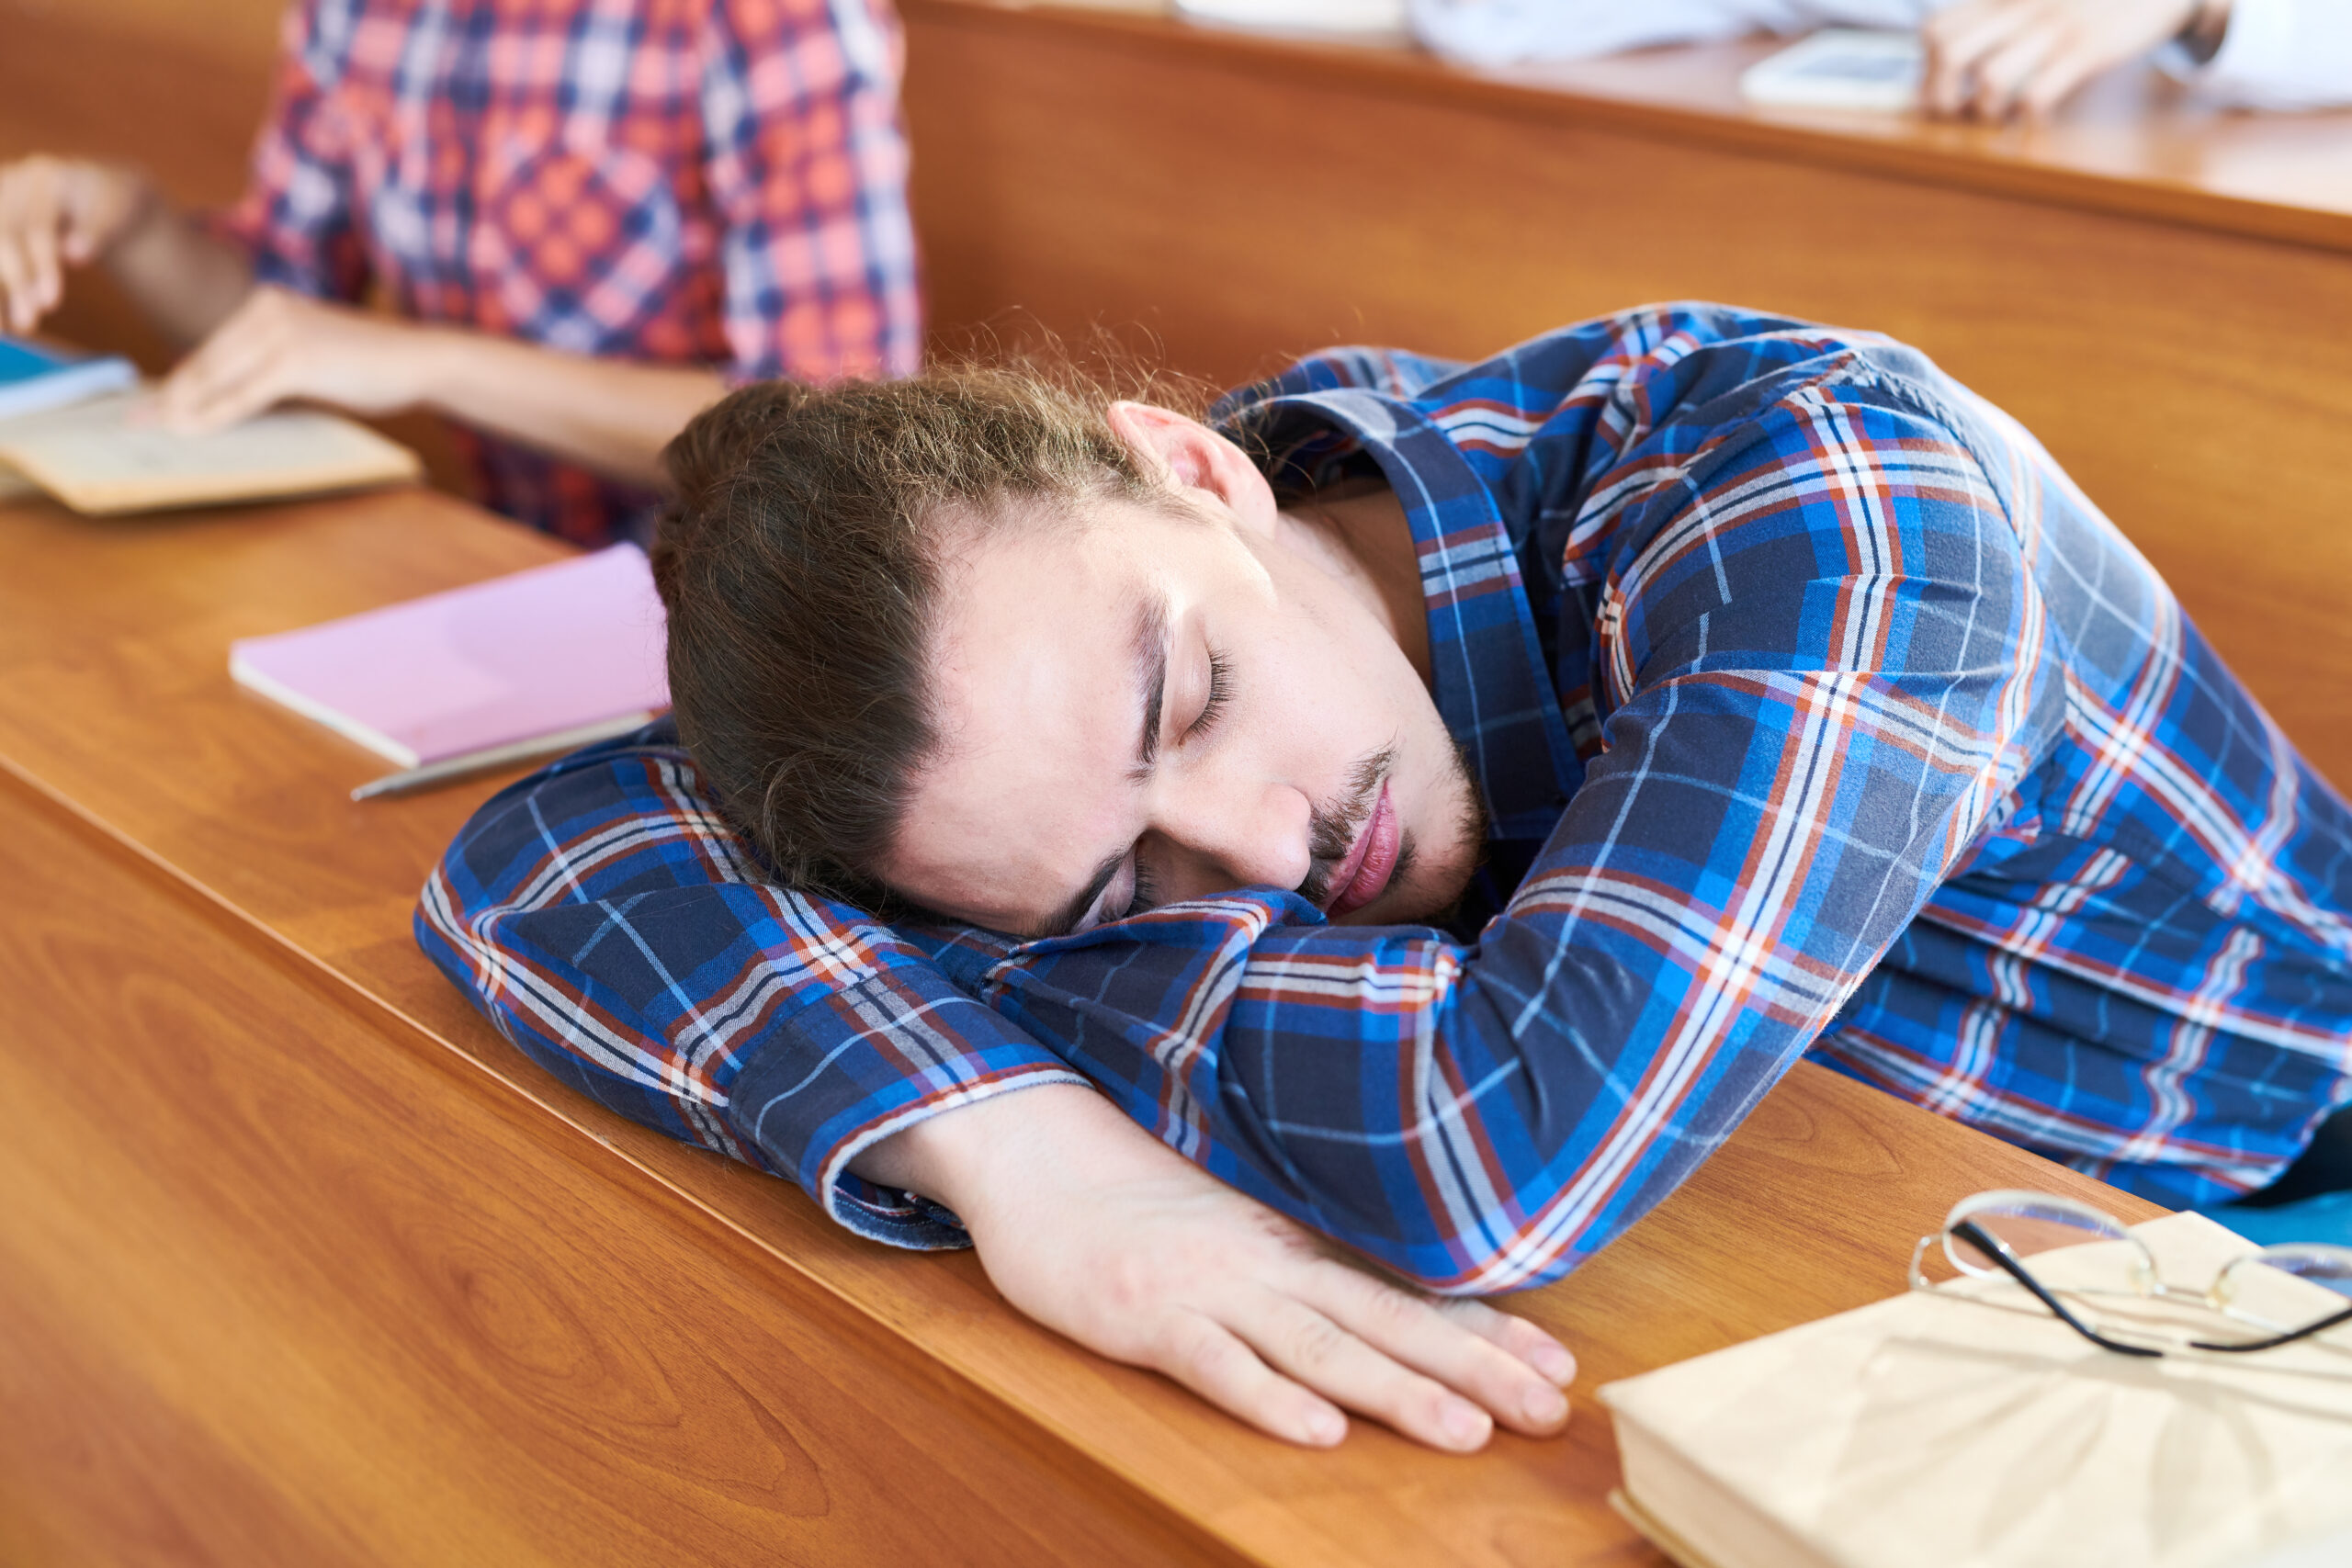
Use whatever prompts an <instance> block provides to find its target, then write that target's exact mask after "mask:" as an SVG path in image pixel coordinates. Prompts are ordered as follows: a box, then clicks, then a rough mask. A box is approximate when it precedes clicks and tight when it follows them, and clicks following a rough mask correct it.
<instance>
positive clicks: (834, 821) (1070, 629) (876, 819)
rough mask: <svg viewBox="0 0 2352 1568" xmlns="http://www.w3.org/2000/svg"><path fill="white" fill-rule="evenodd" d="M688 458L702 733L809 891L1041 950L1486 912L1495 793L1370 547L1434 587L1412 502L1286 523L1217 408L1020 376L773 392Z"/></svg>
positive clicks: (714, 428) (685, 707)
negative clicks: (1154, 912) (1490, 799)
mask: <svg viewBox="0 0 2352 1568" xmlns="http://www.w3.org/2000/svg"><path fill="white" fill-rule="evenodd" d="M668 459H669V463H670V466H671V469H672V472H673V476H674V477H675V479H676V480H677V484H678V490H679V497H678V501H677V502H676V503H675V505H674V506H673V509H672V513H671V515H670V516H669V517H668V518H667V519H665V521H664V524H663V528H662V539H661V541H660V543H659V545H658V546H657V547H656V549H655V552H654V565H655V571H656V576H657V579H658V580H659V581H660V583H661V587H662V597H663V599H664V601H665V603H666V604H667V605H668V608H669V614H670V639H671V640H670V677H671V689H672V694H673V700H674V701H675V703H676V705H677V713H678V719H679V726H680V729H681V731H682V733H683V734H684V738H685V739H686V742H687V744H688V745H689V746H690V747H691V748H692V749H693V750H694V752H695V757H696V760H697V761H699V762H700V763H701V765H702V766H703V768H704V770H705V771H706V773H707V774H708V776H709V778H710V780H711V782H712V784H713V785H714V786H715V787H716V789H717V790H718V794H719V796H720V798H721V800H722V801H723V802H724V803H725V805H726V806H727V807H728V809H729V812H730V814H732V815H733V816H734V817H735V818H737V819H738V820H739V821H741V823H742V824H743V825H744V826H745V827H746V828H747V829H749V830H750V832H751V834H752V837H753V839H754V840H755V841H756V842H757V843H758V844H759V845H760V847H761V849H762V851H763V852H764V853H765V854H766V855H767V856H768V857H769V859H770V861H771V863H773V864H774V865H775V868H776V870H777V871H778V873H779V874H782V875H783V876H784V877H785V878H786V879H787V880H789V881H792V882H795V883H797V884H799V885H802V886H810V887H814V888H819V889H822V890H826V891H830V892H833V893H836V894H839V895H842V896H844V897H850V898H852V899H854V900H858V901H861V902H865V903H868V904H873V903H876V902H878V901H884V900H887V899H888V898H892V897H895V898H897V899H900V900H904V901H907V902H910V903H913V904H916V905H919V906H921V907H922V908H929V909H933V910H936V911H938V912H940V913H942V914H946V915H950V916H954V917H956V918H957V919H964V920H967V921H970V922H972V923H974V924H978V925H982V926H987V927H989V928H991V929H994V930H997V931H1008V932H1012V933H1014V934H1019V935H1031V936H1034V935H1043V934H1049V933H1055V932H1059V931H1069V930H1079V929H1084V928H1086V927H1088V926H1091V925H1094V924H1097V923H1100V922H1101V921H1103V920H1105V919H1116V918H1118V917H1119V916H1121V915H1123V914H1126V913H1130V912H1133V911H1135V910H1136V909H1139V908H1145V907H1148V906H1150V905H1154V904H1159V903H1167V902H1170V901H1173V900H1176V899H1180V898H1188V897H1201V896H1205V895H1208V894H1213V893H1220V892H1227V891H1230V890H1231V889H1233V888H1236V887H1239V886H1251V885H1272V886H1279V887H1295V888H1297V889H1299V890H1300V891H1301V892H1303V893H1304V894H1305V895H1306V897H1309V898H1311V899H1313V900H1314V901H1315V902H1317V904H1319V905H1321V906H1323V907H1324V908H1325V909H1326V910H1327V911H1328V912H1329V913H1330V914H1332V916H1333V917H1334V918H1335V919H1360V920H1367V921H1382V920H1400V919H1416V918H1419V917H1423V916H1427V915H1430V914H1432V913H1434V912H1436V911H1437V910H1439V909H1442V908H1444V907H1445V906H1446V905H1448V904H1450V903H1452V902H1453V899H1454V898H1455V897H1457V896H1458V895H1459V893H1460V891H1461V888H1462V886H1463V885H1464V881H1465V880H1466V879H1467V877H1468V875H1469V873H1470V870H1471V868H1472V866H1473V865H1474V864H1475V862H1476V855H1477V851H1478V840H1479V830H1478V816H1477V809H1478V808H1477V803H1476V791H1475V790H1474V789H1473V788H1472V786H1471V785H1470V783H1469V780H1468V778H1467V776H1466V774H1465V773H1464V770H1463V767H1462V763H1461V761H1460V759H1459V756H1458V753H1457V752H1456V750H1455V749H1454V747H1453V741H1452V739H1451V738H1450V737H1449V735H1448V733H1447V731H1446V728H1445V726H1444V723H1443V721H1442V719H1441V718H1440V717H1439V716H1438V713H1437V709H1436V706H1435V705H1434V704H1433V703H1432V702H1431V700H1430V695H1429V692H1428V688H1427V686H1426V684H1425V683H1424V682H1423V680H1422V678H1421V676H1420V674H1419V672H1418V671H1416V669H1415V667H1414V662H1413V659H1412V656H1411V655H1410V654H1408V651H1407V648H1406V646H1405V644H1407V643H1410V644H1412V645H1414V646H1416V647H1418V646H1419V641H1420V636H1421V634H1420V628H1419V621H1418V615H1419V611H1418V608H1417V607H1411V606H1408V607H1407V608H1406V610H1405V611H1404V612H1402V613H1399V612H1397V611H1396V610H1393V609H1392V608H1391V605H1392V604H1394V603H1395V602H1396V601H1397V598H1398V597H1399V595H1398V594H1397V593H1396V592H1391V593H1390V594H1389V595H1387V601H1386V602H1384V596H1383V593H1382V592H1381V574H1380V572H1379V570H1377V566H1376V563H1374V564H1368V563H1367V561H1366V559H1365V556H1366V551H1365V549H1364V548H1363V545H1364V541H1365V540H1366V539H1367V538H1368V537H1372V536H1382V537H1384V538H1385V545H1387V546H1393V550H1391V551H1390V553H1391V555H1392V556H1395V555H1396V552H1401V556H1400V557H1397V558H1401V559H1402V561H1403V562H1404V563H1405V567H1404V570H1405V573H1406V575H1407V579H1408V581H1407V582H1406V583H1405V585H1404V588H1403V596H1405V597H1412V598H1417V592H1415V591H1413V590H1412V589H1411V587H1410V583H1409V573H1410V560H1411V553H1410V544H1409V539H1408V538H1407V537H1406V536H1404V531H1403V530H1404V524H1403V520H1402V515H1401V513H1398V512H1397V509H1396V505H1395V502H1393V500H1389V499H1387V498H1386V497H1385V492H1384V493H1383V494H1382V495H1381V496H1380V497H1377V498H1374V499H1373V500H1372V501H1371V502H1369V503H1364V502H1358V503H1354V504H1351V505H1347V506H1340V507H1333V508H1329V509H1328V511H1327V512H1324V513H1316V512H1313V511H1311V510H1309V511H1306V512H1300V513H1286V512H1284V511H1283V509H1282V508H1280V507H1279V506H1278V505H1277V503H1276V501H1275V497H1274V495H1273V493H1272V490H1271V489H1270V488H1269V486H1268V485H1267V482H1266V480H1265V479H1264V478H1263V477H1262V476H1261V474H1260V473H1259V472H1258V470H1257V469H1256V468H1254V467H1253V466H1252V465H1251V464H1250V461H1249V460H1248V458H1247V457H1245V456H1244V455H1243V454H1242V452H1241V451H1240V449H1239V448H1238V447H1236V446H1234V445H1233V444H1232V443H1231V442H1230V441H1228V440H1227V439H1226V438H1225V437H1223V436H1222V435H1219V434H1216V433H1215V432H1213V431H1211V430H1209V429H1208V428H1207V427H1205V426H1204V425H1202V424H1201V423H1199V422H1197V421H1196V420H1193V419H1192V418H1189V417H1187V416H1186V415H1184V414H1182V413H1179V412H1173V411H1170V410H1167V409H1162V408H1158V407H1154V406H1152V405H1148V404H1143V403H1133V402H1115V401H1112V400H1110V399H1108V398H1107V397H1104V396H1102V395H1096V394H1090V393H1089V392H1087V391H1086V390H1083V389H1073V388H1072V387H1071V386H1069V385H1068V384H1065V383H1061V382H1057V381H1054V380H1049V379H1044V378H1035V377H1032V376H1029V375H1027V374H1024V373H1021V372H1014V371H1002V370H974V369H961V370H951V371H944V372H933V373H932V374H930V375H927V376H924V377H921V378H914V379H910V380H904V381H895V382H884V383H850V384H846V385H843V386H840V387H836V388H832V389H822V390H819V389H807V388H800V387H793V386H788V385H784V384H769V385H763V386H758V387H752V388H747V389H743V390H741V391H739V392H737V393H735V394H734V395H733V396H731V397H729V399H727V400H725V401H723V402H721V403H720V404H718V406H717V407H715V408H713V409H712V410H710V411H709V412H707V413H705V414H703V415H702V416H701V417H700V418H698V419H697V420H695V423H693V424H692V425H690V426H689V427H688V428H687V429H686V431H685V432H684V434H681V435H680V436H679V437H678V439H677V440H676V441H675V442H674V443H673V445H672V447H671V449H670V452H669V454H668ZM1384 507H1385V520H1384V515H1383V513H1382V510H1381V509H1382V508H1384ZM1383 530H1385V531H1386V535H1393V537H1386V536H1385V535H1383ZM1390 584H1391V586H1392V587H1394V586H1395V574H1394V573H1393V572H1392V573H1391V574H1390ZM1408 616H1409V617H1410V619H1409V624H1408ZM1400 633H1403V634H1405V635H1404V636H1403V637H1402V641H1400V635H1399V634H1400Z"/></svg>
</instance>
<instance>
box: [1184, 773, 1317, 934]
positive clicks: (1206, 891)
mask: <svg viewBox="0 0 2352 1568" xmlns="http://www.w3.org/2000/svg"><path fill="white" fill-rule="evenodd" d="M1156 815H1157V818H1158V819H1157V820H1156V821H1155V822H1154V824H1153V827H1154V830H1155V832H1156V834H1157V836H1158V837H1159V840H1161V844H1160V851H1161V852H1160V853H1159V854H1158V855H1156V856H1154V857H1153V859H1154V861H1155V862H1156V863H1155V865H1154V867H1153V870H1154V875H1155V880H1156V881H1159V883H1160V884H1161V885H1162V891H1161V893H1160V898H1161V900H1162V901H1164V902H1170V903H1172V902H1174V901H1175V900H1177V899H1181V898H1205V897H1210V896H1212V895H1214V894H1218V893H1230V892H1232V891H1233V890H1234V889H1235V888H1237V887H1257V886H1267V887H1295V886H1298V885H1299V884H1300V883H1302V882H1304V881H1306V874H1307V872H1308V871H1309V870H1310V869H1312V868H1313V865H1314V850H1313V847H1312V846H1313V829H1314V824H1313V821H1312V817H1313V807H1312V804H1311V803H1310V802H1309V801H1308V800H1307V798H1306V795H1305V794H1303V793H1302V792H1300V791H1299V790H1297V789H1295V788H1294V787H1292V786H1290V785H1288V784H1273V783H1266V782H1261V783H1258V784H1248V785H1237V784H1235V782H1234V781H1233V780H1232V779H1231V778H1229V777H1227V778H1217V777H1214V776H1206V775H1204V776H1201V777H1198V778H1194V779H1192V780H1188V781H1186V782H1184V783H1182V784H1179V785H1178V786H1177V787H1175V788H1173V789H1171V790H1170V792H1169V794H1168V795H1167V798H1166V800H1165V801H1164V803H1163V805H1162V808H1161V810H1160V811H1159V813H1157V814H1156Z"/></svg>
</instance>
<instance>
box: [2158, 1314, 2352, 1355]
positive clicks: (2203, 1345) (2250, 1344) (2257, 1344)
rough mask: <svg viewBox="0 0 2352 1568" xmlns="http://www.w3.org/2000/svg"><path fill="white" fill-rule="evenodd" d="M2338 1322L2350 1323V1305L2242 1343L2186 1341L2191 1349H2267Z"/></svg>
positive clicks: (2230, 1350) (2205, 1340)
mask: <svg viewBox="0 0 2352 1568" xmlns="http://www.w3.org/2000/svg"><path fill="white" fill-rule="evenodd" d="M2339 1323H2352V1306H2348V1307H2346V1308H2345V1309H2344V1310H2343V1311H2342V1312H2339V1313H2336V1314H2334V1315H2333V1316H2330V1317H2323V1318H2321V1319H2320V1320H2319V1321H2318V1322H2317V1323H2307V1324H2305V1325H2303V1326H2302V1327H2301V1328H2297V1329H2292V1330H2290V1331H2289V1332H2288V1333H2285V1334H2274V1335H2272V1336H2271V1337H2269V1338H2267V1339H2254V1340H2249V1341H2247V1342H2246V1343H2245V1344H2243V1345H2224V1344H2222V1343H2221V1342H2220V1341H2218V1340H2208V1339H2192V1340H2190V1341H2189V1342H2188V1343H2189V1346H2190V1348H2193V1349H2198V1350H2222V1351H2227V1352H2229V1353H2232V1354H2235V1353H2237V1352H2240V1351H2245V1350H2268V1349H2271V1348H2275V1347H2277V1346H2280V1345H2291V1344H2293V1343H2294V1342H2295V1341H2296V1340H2298V1339H2301V1338H2304V1337H2308V1336H2310V1335H2313V1334H2317V1333H2320V1332H2321V1331H2322V1330H2324V1329H2329V1328H2333V1327H2335V1325H2337V1324H2339Z"/></svg>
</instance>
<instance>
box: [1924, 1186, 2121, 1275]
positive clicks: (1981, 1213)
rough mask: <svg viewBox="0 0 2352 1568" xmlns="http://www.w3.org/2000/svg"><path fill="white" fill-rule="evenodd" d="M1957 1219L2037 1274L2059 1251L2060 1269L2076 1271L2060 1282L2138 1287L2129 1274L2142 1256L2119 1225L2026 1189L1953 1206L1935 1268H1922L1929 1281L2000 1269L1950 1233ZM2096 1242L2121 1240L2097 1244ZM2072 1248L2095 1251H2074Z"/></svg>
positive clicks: (2093, 1211)
mask: <svg viewBox="0 0 2352 1568" xmlns="http://www.w3.org/2000/svg"><path fill="white" fill-rule="evenodd" d="M1962 1222H1966V1223H1967V1224H1969V1225H1970V1226H1972V1227H1973V1229H1975V1230H1977V1231H1981V1232H1982V1233H1984V1234H1985V1235H1986V1236H1989V1237H1990V1238H1992V1239H1993V1240H1995V1241H1996V1242H1998V1243H2000V1244H2001V1245H2002V1246H2003V1247H2007V1248H2008V1249H2009V1251H2010V1253H2011V1254H2013V1255H2014V1256H2015V1257H2016V1258H2018V1260H2019V1261H2020V1262H2024V1263H2027V1264H2029V1265H2030V1266H2031V1267H2032V1268H2033V1269H2034V1270H2035V1273H2036V1275H2037V1277H2039V1276H2041V1275H2042V1274H2043V1273H2044V1272H2045V1271H2046V1270H2047V1269H2048V1268H2049V1267H2050V1266H2051V1265H2052V1264H2053V1263H2054V1262H2055V1261H2056V1259H2055V1258H2053V1256H2052V1255H2054V1254H2058V1253H2062V1252H2064V1253H2070V1254H2071V1256H2070V1257H2069V1258H2067V1259H2066V1260H2065V1268H2064V1269H2063V1270H2062V1272H2064V1273H2066V1274H2071V1275H2079V1276H2082V1277H2081V1278H2079V1279H2073V1280H2066V1281H2064V1282H2066V1283H2074V1284H2079V1285H2083V1286H2088V1287H2092V1288H2098V1287H2105V1288H2109V1289H2121V1290H2126V1291H2132V1290H2137V1289H2139V1288H2140V1287H2139V1285H2138V1283H2137V1281H2136V1280H2135V1279H2134V1277H2133V1276H2134V1274H2135V1272H2136V1269H2137V1265H2138V1262H2139V1259H2140V1258H2141V1257H2143V1256H2144V1255H2143V1253H2142V1252H2141V1249H2140V1247H2138V1245H2137V1243H2135V1242H2133V1241H2132V1239H2131V1236H2130V1235H2128V1234H2127V1233H2126V1232H2125V1231H2124V1229H2123V1227H2122V1226H2121V1225H2120V1224H2117V1223H2116V1222H2115V1221H2114V1220H2112V1219H2110V1218H2109V1217H2108V1216H2107V1215H2105V1214H2102V1213H2099V1212H2098V1210H2096V1209H2093V1208H2090V1207H2089V1206H2087V1205H2085V1204H2076V1203H2072V1202H2069V1201H2065V1200H2063V1199H2057V1198H2051V1197H2038V1196H2035V1195H2033V1194H2028V1193H2018V1194H2014V1195H2011V1194H1987V1195H1986V1196H1985V1198H1982V1199H1979V1200H1976V1201H1973V1202H1972V1203H1964V1204H1962V1205H1961V1207H1960V1208H1958V1209H1955V1210H1954V1211H1953V1212H1952V1213H1951V1217H1950V1218H1949V1219H1948V1220H1946V1221H1945V1223H1944V1238H1943V1246H1942V1247H1941V1248H1939V1251H1940V1252H1941V1253H1942V1258H1940V1259H1937V1260H1935V1261H1936V1262H1938V1263H1939V1264H1940V1267H1939V1268H1935V1267H1931V1268H1929V1269H1926V1270H1925V1272H1926V1273H1927V1275H1928V1279H1929V1280H1930V1281H1931V1282H1939V1281H1940V1280H1947V1279H1951V1278H1953V1277H1955V1276H1957V1275H1962V1274H1973V1275H1991V1274H1997V1273H2000V1272H2002V1269H2001V1268H2000V1265H1999V1264H1997V1263H1996V1262H1995V1261H1994V1260H1993V1258H1990V1257H1988V1256H1987V1255H1986V1254H1985V1251H1984V1249H1983V1248H1981V1247H1978V1246H1976V1245H1975V1244H1974V1243H1973V1242H1972V1241H1970V1240H1968V1239H1967V1238H1966V1237H1965V1236H1962V1235H1956V1234H1954V1233H1955V1232H1956V1231H1957V1230H1958V1229H1960V1228H1961V1226H1962ZM2101 1243H2107V1244H2119V1243H2120V1244H2121V1245H2120V1246H2116V1245H2109V1246H2105V1247H2101V1246H2099V1245H2098V1244H2101ZM2076 1248H2095V1249H2096V1250H2093V1251H2088V1252H2075V1251H2074V1249H2076ZM2037 1260H2040V1261H2037ZM2086 1270H2087V1271H2086ZM2050 1282H2051V1283H2052V1284H2056V1283H2060V1282H2061V1281H2060V1280H2056V1279H2052V1280H2051V1281H2050Z"/></svg>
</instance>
